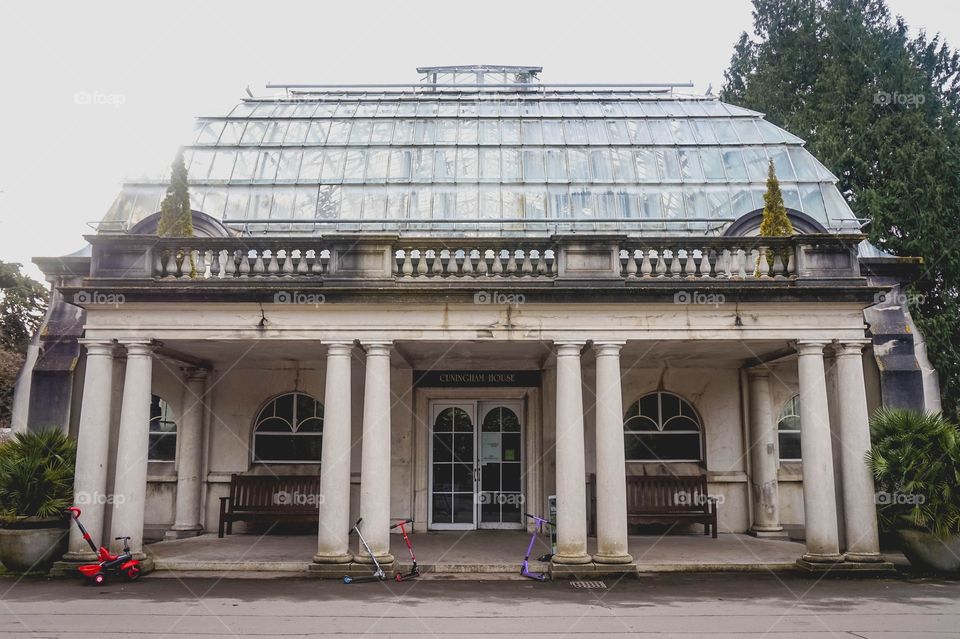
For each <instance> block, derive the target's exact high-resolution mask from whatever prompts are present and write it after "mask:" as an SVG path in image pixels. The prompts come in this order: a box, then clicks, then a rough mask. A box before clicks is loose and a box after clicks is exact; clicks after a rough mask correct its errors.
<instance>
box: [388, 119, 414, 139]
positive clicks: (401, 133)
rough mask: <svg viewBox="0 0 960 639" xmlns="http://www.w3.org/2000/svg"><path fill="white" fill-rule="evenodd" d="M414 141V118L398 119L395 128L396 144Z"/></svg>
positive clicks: (394, 137)
mask: <svg viewBox="0 0 960 639" xmlns="http://www.w3.org/2000/svg"><path fill="white" fill-rule="evenodd" d="M411 142H413V120H397V122H396V126H395V127H394V129H393V143H394V144H397V145H399V144H410V143H411Z"/></svg>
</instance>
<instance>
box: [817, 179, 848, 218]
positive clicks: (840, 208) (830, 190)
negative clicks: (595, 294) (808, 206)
mask: <svg viewBox="0 0 960 639" xmlns="http://www.w3.org/2000/svg"><path fill="white" fill-rule="evenodd" d="M820 192H821V193H822V194H823V203H824V205H825V206H826V207H827V219H828V220H830V221H839V220H852V219H854V217H853V212H852V211H851V210H850V207H849V206H848V205H847V202H846V201H845V200H844V199H843V196H842V195H840V191H838V190H837V187H835V186H833V185H832V184H821V185H820ZM824 223H825V224H827V225H828V226H829V223H828V222H826V221H825V222H824Z"/></svg>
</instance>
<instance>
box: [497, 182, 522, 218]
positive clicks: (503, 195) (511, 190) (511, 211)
mask: <svg viewBox="0 0 960 639" xmlns="http://www.w3.org/2000/svg"><path fill="white" fill-rule="evenodd" d="M500 206H501V207H502V209H503V213H502V215H503V219H505V220H518V219H521V218H522V217H523V192H522V191H520V190H519V189H517V188H516V187H509V186H505V187H502V188H501V189H500Z"/></svg>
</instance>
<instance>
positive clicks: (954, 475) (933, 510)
mask: <svg viewBox="0 0 960 639" xmlns="http://www.w3.org/2000/svg"><path fill="white" fill-rule="evenodd" d="M870 430H871V436H872V440H873V447H872V448H871V449H870V450H869V452H868V453H867V464H868V465H869V467H870V470H871V472H872V473H873V476H874V479H875V480H876V489H877V495H878V496H883V497H884V498H883V499H880V500H878V502H879V503H878V509H877V512H878V516H879V519H880V524H881V526H883V527H884V529H885V530H896V529H900V528H913V529H917V530H921V531H924V532H929V533H933V534H934V535H937V536H938V537H941V538H945V537H949V536H951V535H957V534H960V430H958V428H957V426H956V425H955V424H953V423H951V422H950V421H949V420H947V419H946V418H944V417H943V415H942V414H940V413H924V412H920V411H915V410H906V409H880V410H878V411H877V412H876V413H874V415H873V418H872V419H871V420H870Z"/></svg>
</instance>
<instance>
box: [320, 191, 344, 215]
mask: <svg viewBox="0 0 960 639" xmlns="http://www.w3.org/2000/svg"><path fill="white" fill-rule="evenodd" d="M340 192H341V191H340V187H339V186H321V187H320V192H319V194H318V195H317V217H319V218H322V219H332V218H336V217H337V216H338V215H339V214H340Z"/></svg>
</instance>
